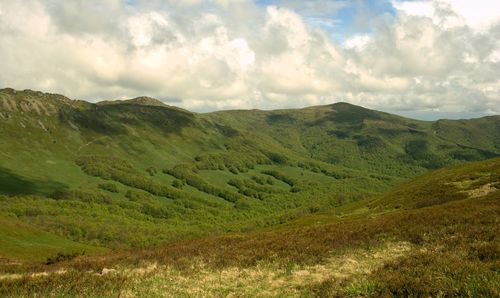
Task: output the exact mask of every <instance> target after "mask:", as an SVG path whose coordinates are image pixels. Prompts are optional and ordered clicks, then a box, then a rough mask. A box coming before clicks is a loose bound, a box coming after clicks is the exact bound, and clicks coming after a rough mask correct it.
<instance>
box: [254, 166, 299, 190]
mask: <svg viewBox="0 0 500 298" xmlns="http://www.w3.org/2000/svg"><path fill="white" fill-rule="evenodd" d="M261 173H262V174H264V175H269V176H272V177H274V178H276V179H277V180H280V181H283V182H285V183H286V184H288V185H290V186H291V187H293V186H295V184H296V183H297V181H295V180H294V179H292V178H290V177H288V176H286V175H284V174H283V173H281V172H278V171H275V170H264V171H262V172H261Z"/></svg>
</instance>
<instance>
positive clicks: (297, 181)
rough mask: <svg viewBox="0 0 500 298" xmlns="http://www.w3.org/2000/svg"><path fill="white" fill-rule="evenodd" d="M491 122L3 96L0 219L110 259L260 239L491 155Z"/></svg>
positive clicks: (326, 109)
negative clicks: (188, 242) (162, 247)
mask: <svg viewBox="0 0 500 298" xmlns="http://www.w3.org/2000/svg"><path fill="white" fill-rule="evenodd" d="M499 123H500V117H498V116H494V117H486V118H482V119H477V120H466V121H465V120H464V121H437V122H423V121H416V120H411V119H407V118H402V117H398V116H395V115H390V114H387V113H382V112H377V111H373V110H368V109H365V108H362V107H357V106H353V105H349V104H346V103H338V104H333V105H328V106H319V107H311V108H306V109H298V110H278V111H256V110H253V111H225V112H216V113H208V114H196V113H191V112H189V111H185V110H182V109H178V108H175V107H171V106H166V105H164V104H162V103H161V102H159V101H157V100H154V99H151V98H144V97H141V98H136V99H131V100H126V101H110V102H102V103H97V104H92V103H88V102H84V101H75V100H70V99H68V98H66V97H64V96H62V95H56V94H48V93H42V92H36V91H30V90H25V91H16V90H13V89H2V90H0V135H1V138H2V142H1V143H0V156H1V158H0V195H3V196H2V197H1V200H2V204H1V205H0V216H1V217H2V218H4V219H5V220H11V219H15V220H19V221H22V222H23V223H25V224H27V225H31V226H36V227H37V228H38V229H42V230H45V231H47V232H49V233H52V234H55V235H57V236H60V237H64V238H66V239H68V240H72V241H78V242H81V243H85V244H89V245H93V246H105V247H113V248H119V247H130V246H134V247H143V246H147V245H151V244H158V243H161V242H163V241H166V240H172V239H179V238H186V237H195V236H198V235H201V234H208V233H223V232H227V231H242V230H248V229H256V228H262V227H269V226H273V225H276V224H280V223H284V222H289V221H291V220H293V219H295V218H298V217H301V216H303V215H306V214H310V213H315V212H318V211H326V210H331V209H335V208H338V207H340V206H341V205H344V204H346V203H348V202H352V201H361V200H362V199H365V198H368V197H371V196H373V195H376V194H380V193H382V192H383V191H385V190H387V189H389V188H390V187H392V186H394V185H396V184H398V183H400V182H402V181H404V180H406V179H409V178H411V177H415V176H416V175H419V174H422V173H425V172H427V171H428V170H429V169H433V168H437V167H440V166H444V165H450V164H458V163H463V162H466V161H471V160H481V159H486V158H489V157H494V156H498V155H499V154H500V146H499V144H500V124H499Z"/></svg>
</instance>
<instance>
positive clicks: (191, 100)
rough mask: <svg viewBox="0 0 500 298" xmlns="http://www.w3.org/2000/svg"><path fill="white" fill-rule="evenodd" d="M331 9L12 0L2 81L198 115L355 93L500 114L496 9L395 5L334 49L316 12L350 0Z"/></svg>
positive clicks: (6, 0)
mask: <svg viewBox="0 0 500 298" xmlns="http://www.w3.org/2000/svg"><path fill="white" fill-rule="evenodd" d="M488 2H489V1H488ZM321 3H322V2H321V1H312V0H311V1H305V2H302V1H292V2H288V5H284V7H281V8H280V7H276V6H268V7H259V6H257V5H254V4H252V3H251V2H250V1H243V0H242V1H202V0H190V1H181V2H179V1H167V2H165V1H137V4H135V5H123V4H122V2H121V1H118V0H108V1H97V0H89V1H65V2H64V3H62V4H60V3H59V2H58V1H57V2H56V1H53V0H27V1H22V2H20V1H14V0H3V1H1V2H0V35H1V36H2V38H1V39H0V60H1V61H2V72H0V85H1V86H5V87H7V86H8V87H13V88H20V89H24V88H30V89H39V90H44V91H50V92H60V93H63V94H66V95H68V96H70V97H74V98H83V99H90V100H92V99H94V100H99V99H113V98H116V99H119V98H124V97H133V96H139V95H149V96H154V97H159V98H176V99H179V100H180V102H179V103H178V104H180V105H182V106H183V107H186V108H189V109H198V110H203V109H222V108H253V107H259V108H277V107H297V106H307V105H311V104H325V103H330V102H333V101H338V100H347V101H351V102H353V103H356V104H362V105H365V106H369V107H372V108H380V109H384V108H388V107H390V108H391V109H415V110H429V109H432V110H439V111H450V112H462V111H475V112H476V111H483V112H495V113H500V98H499V92H498V90H499V87H500V81H499V79H498V78H499V75H500V71H499V69H500V67H499V63H500V54H499V53H500V43H499V41H498V40H500V38H499V37H500V25H499V24H498V20H499V14H498V13H497V12H495V11H498V5H497V4H491V3H490V5H489V6H488V9H486V8H483V7H482V6H481V5H478V6H481V8H477V9H476V8H474V9H472V8H471V7H470V6H467V5H468V4H467V3H470V2H468V1H463V2H461V1H451V0H435V1H411V2H410V1H394V2H393V4H394V7H395V8H396V11H397V13H398V14H397V15H396V16H395V17H394V18H393V20H392V21H390V22H388V21H387V20H386V19H380V20H374V21H373V23H374V27H373V32H371V33H370V34H357V35H354V36H352V37H351V38H349V39H346V40H345V41H344V42H343V43H342V44H336V43H335V42H334V41H332V40H331V38H330V37H329V36H330V35H331V33H332V32H324V26H322V25H315V24H314V22H311V18H317V19H319V20H320V21H322V22H323V20H324V18H325V16H326V15H329V14H332V13H334V12H336V11H338V10H339V9H341V8H342V7H345V5H348V2H346V1H329V2H328V5H327V6H325V7H326V8H327V9H326V11H324V12H322V11H321V5H320V4H321ZM59 4H60V5H59ZM475 5H477V4H475ZM469 10H473V11H474V12H470V11H469ZM301 11H302V12H301ZM304 11H306V12H307V14H305V15H304ZM336 22H337V21H336V20H333V23H336ZM330 27H331V28H333V29H332V30H335V29H334V28H335V25H333V26H330Z"/></svg>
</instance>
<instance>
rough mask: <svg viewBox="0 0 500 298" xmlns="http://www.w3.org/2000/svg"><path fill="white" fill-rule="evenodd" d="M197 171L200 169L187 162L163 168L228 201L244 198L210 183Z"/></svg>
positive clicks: (176, 176)
mask: <svg viewBox="0 0 500 298" xmlns="http://www.w3.org/2000/svg"><path fill="white" fill-rule="evenodd" d="M195 171H198V169H197V168H194V169H193V168H192V167H190V166H189V165H185V164H181V165H177V166H175V167H173V168H172V169H165V170H163V172H164V173H166V174H169V175H171V176H174V177H175V178H177V179H179V180H181V181H183V182H185V183H186V184H188V185H190V186H192V187H194V188H196V189H198V190H200V191H203V192H205V193H208V194H211V195H214V196H216V197H219V198H222V199H224V200H226V201H228V202H231V203H235V202H236V201H238V200H239V199H241V198H242V196H241V195H240V194H237V193H234V192H231V191H228V190H225V189H221V188H219V187H216V186H214V185H212V184H210V183H209V182H207V181H205V179H203V178H202V177H200V175H198V174H197V173H196V172H195Z"/></svg>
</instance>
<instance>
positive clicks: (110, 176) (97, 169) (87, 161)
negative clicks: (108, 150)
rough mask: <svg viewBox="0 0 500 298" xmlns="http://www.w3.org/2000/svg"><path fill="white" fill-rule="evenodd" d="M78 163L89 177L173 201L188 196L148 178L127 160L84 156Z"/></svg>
mask: <svg viewBox="0 0 500 298" xmlns="http://www.w3.org/2000/svg"><path fill="white" fill-rule="evenodd" d="M76 163H77V165H79V166H80V168H81V169H82V170H83V171H84V172H85V173H86V174H88V175H91V176H96V177H100V178H102V179H106V180H114V181H117V182H120V183H122V184H125V185H127V186H130V187H134V188H138V189H142V190H144V191H147V192H149V193H151V194H153V195H155V196H160V197H167V198H171V199H181V198H186V196H187V194H186V193H184V192H182V191H181V190H179V189H178V188H175V187H171V186H168V185H164V184H161V183H158V182H156V181H154V180H152V179H151V178H149V177H146V176H145V175H144V174H142V173H141V172H139V171H137V170H136V169H134V168H133V167H132V165H130V164H129V163H127V162H126V161H125V160H121V159H118V158H113V157H107V156H106V157H104V156H84V157H80V158H79V159H77V160H76Z"/></svg>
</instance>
